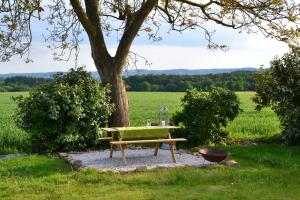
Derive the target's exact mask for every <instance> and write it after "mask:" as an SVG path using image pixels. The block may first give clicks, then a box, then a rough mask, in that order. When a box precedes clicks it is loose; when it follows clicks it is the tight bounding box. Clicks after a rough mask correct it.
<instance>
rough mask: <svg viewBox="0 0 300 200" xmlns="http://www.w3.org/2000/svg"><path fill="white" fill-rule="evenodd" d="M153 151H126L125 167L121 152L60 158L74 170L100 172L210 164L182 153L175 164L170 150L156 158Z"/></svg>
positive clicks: (197, 157)
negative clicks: (85, 169) (92, 169)
mask: <svg viewBox="0 0 300 200" xmlns="http://www.w3.org/2000/svg"><path fill="white" fill-rule="evenodd" d="M153 154H154V149H152V148H149V149H126V150H125V155H126V158H127V165H125V164H124V163H123V161H122V159H121V152H120V151H114V155H113V158H112V159H110V158H109V150H104V151H90V152H83V153H61V154H60V156H61V157H63V158H64V159H66V160H68V161H69V162H70V163H71V164H72V165H73V166H75V167H76V168H80V169H83V168H95V169H97V170H100V171H115V172H128V171H144V170H150V169H154V168H173V167H183V166H194V167H203V166H206V165H212V163H210V162H208V161H206V160H204V159H203V157H202V156H199V155H192V154H189V153H187V152H184V151H180V150H179V151H176V160H177V163H173V161H172V156H171V152H170V150H163V149H159V151H158V155H157V157H156V156H154V155H153Z"/></svg>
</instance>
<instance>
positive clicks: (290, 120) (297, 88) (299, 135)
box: [253, 47, 300, 145]
mask: <svg viewBox="0 0 300 200" xmlns="http://www.w3.org/2000/svg"><path fill="white" fill-rule="evenodd" d="M256 81H257V89H256V95H255V98H254V99H253V100H254V102H255V103H256V104H257V106H256V109H257V110H260V109H262V108H263V107H267V106H271V108H272V109H273V110H274V111H275V112H276V114H277V115H278V116H279V119H280V121H281V125H282V126H283V132H282V133H283V137H284V139H285V141H286V143H287V144H291V145H292V144H300V54H299V48H297V47H291V51H290V52H289V53H287V54H285V55H284V56H282V57H281V58H275V59H274V60H272V61H271V67H270V68H269V69H265V70H261V72H260V73H258V74H257V75H256Z"/></svg>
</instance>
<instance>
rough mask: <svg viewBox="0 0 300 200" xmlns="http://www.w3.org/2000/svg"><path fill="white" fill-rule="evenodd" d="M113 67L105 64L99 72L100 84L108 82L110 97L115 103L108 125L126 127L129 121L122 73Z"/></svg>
mask: <svg viewBox="0 0 300 200" xmlns="http://www.w3.org/2000/svg"><path fill="white" fill-rule="evenodd" d="M115 69H116V68H115V67H111V66H107V67H104V68H101V69H100V73H99V74H100V77H101V82H102V84H104V85H106V84H110V86H111V98H112V101H113V103H114V105H115V111H114V112H113V113H112V115H111V117H110V118H109V122H108V125H109V126H110V127H127V126H130V122H129V112H128V98H127V94H126V87H125V83H124V81H123V79H122V73H121V72H117V70H115Z"/></svg>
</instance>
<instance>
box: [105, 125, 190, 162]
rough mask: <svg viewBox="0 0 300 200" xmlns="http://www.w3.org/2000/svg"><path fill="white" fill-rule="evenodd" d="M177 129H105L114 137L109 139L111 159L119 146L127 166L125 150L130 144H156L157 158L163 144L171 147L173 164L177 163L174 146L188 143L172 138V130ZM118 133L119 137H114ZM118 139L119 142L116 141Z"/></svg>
mask: <svg viewBox="0 0 300 200" xmlns="http://www.w3.org/2000/svg"><path fill="white" fill-rule="evenodd" d="M174 128H177V127H173V126H164V127H153V126H151V127H124V128H119V127H116V128H103V130H105V131H108V132H111V133H113V135H112V137H108V138H107V139H109V140H110V158H112V156H113V145H118V146H119V147H120V150H121V153H122V159H123V161H124V163H125V164H127V160H126V157H125V151H124V149H125V148H126V146H127V145H128V144H145V143H155V144H156V145H155V151H154V156H157V153H158V148H159V145H160V144H161V143H166V144H169V145H170V151H171V155H172V158H173V162H175V163H176V156H175V151H174V146H175V144H176V142H178V141H186V139H185V138H171V134H170V129H174ZM115 133H117V134H118V135H117V136H116V135H114V134H115ZM114 138H117V140H114Z"/></svg>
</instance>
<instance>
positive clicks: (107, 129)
mask: <svg viewBox="0 0 300 200" xmlns="http://www.w3.org/2000/svg"><path fill="white" fill-rule="evenodd" d="M101 130H103V131H107V132H118V129H116V128H101Z"/></svg>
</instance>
